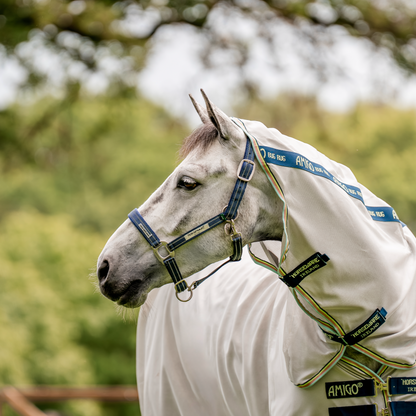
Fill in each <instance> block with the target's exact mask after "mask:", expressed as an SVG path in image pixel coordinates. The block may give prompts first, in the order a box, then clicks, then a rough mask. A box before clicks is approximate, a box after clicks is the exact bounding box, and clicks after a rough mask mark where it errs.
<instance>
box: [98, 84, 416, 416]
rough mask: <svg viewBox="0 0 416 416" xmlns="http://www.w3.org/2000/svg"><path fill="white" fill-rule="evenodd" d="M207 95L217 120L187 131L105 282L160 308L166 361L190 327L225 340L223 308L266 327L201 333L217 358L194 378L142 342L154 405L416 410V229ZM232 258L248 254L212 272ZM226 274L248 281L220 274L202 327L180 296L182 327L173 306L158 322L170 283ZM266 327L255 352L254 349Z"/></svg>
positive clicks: (112, 259)
mask: <svg viewBox="0 0 416 416" xmlns="http://www.w3.org/2000/svg"><path fill="white" fill-rule="evenodd" d="M202 94H203V97H204V100H205V104H206V109H205V108H203V107H202V106H201V105H200V104H198V103H197V102H196V101H195V100H194V99H193V98H192V97H191V99H192V102H193V104H194V107H195V109H196V111H197V112H198V114H199V116H200V118H201V121H202V125H201V126H200V127H199V128H197V129H196V130H195V131H194V132H193V133H192V134H191V135H190V136H189V137H188V138H187V139H186V140H185V142H184V145H183V147H182V151H181V152H182V156H183V161H182V163H180V164H179V166H178V167H177V168H176V169H175V170H174V172H173V173H172V174H171V175H170V176H169V177H168V178H167V180H166V181H165V182H164V183H163V184H162V186H161V187H160V188H159V189H158V190H157V191H156V192H155V193H154V194H153V195H152V196H151V197H150V198H149V199H148V200H147V201H146V202H145V203H144V204H143V205H142V206H141V207H140V208H139V209H134V210H133V211H132V212H131V213H130V214H129V216H128V219H127V220H126V221H125V222H124V223H123V224H122V225H121V226H120V227H119V229H118V230H116V232H115V233H114V234H113V236H112V237H111V238H110V239H109V240H108V242H107V244H106V246H105V247H104V249H103V251H102V253H101V254H100V256H99V259H98V263H97V275H98V280H99V285H100V289H101V292H102V293H103V294H104V295H105V296H107V297H108V298H109V299H111V300H112V301H115V302H117V303H118V304H119V305H123V306H126V307H138V306H140V305H143V304H144V306H143V310H142V311H141V313H140V315H141V316H144V318H143V319H142V318H141V317H139V328H141V327H142V328H145V329H144V332H143V331H140V330H139V333H141V334H143V333H145V334H146V336H145V338H146V337H149V339H154V338H152V336H151V334H150V335H149V331H148V330H147V329H146V328H154V326H155V325H156V326H158V328H159V332H158V333H159V335H160V336H162V340H163V342H161V344H162V347H160V348H163V347H164V349H162V350H160V348H159V349H156V350H157V351H159V358H160V355H161V356H162V357H165V356H168V355H169V354H168V353H167V352H166V351H170V350H171V349H173V350H176V351H179V349H178V348H176V349H175V342H174V341H173V340H175V339H176V340H177V339H178V337H180V338H181V339H182V337H183V338H184V339H185V340H188V341H189V338H190V335H188V336H187V335H186V334H187V332H186V331H187V330H188V329H189V330H190V331H191V332H190V333H189V334H192V335H193V336H195V337H196V338H198V339H199V340H204V339H205V340H209V339H210V338H209V337H210V336H213V337H215V336H216V335H217V333H216V332H212V331H209V328H212V319H214V318H216V319H218V320H219V321H218V322H222V321H224V320H225V321H226V320H227V319H231V321H232V322H234V325H231V326H230V328H231V329H232V330H233V331H234V330H235V331H237V332H236V334H238V331H239V328H240V329H241V322H244V323H245V324H244V328H251V332H250V331H249V330H248V331H247V336H248V337H249V338H244V337H240V338H239V339H237V338H238V336H237V338H235V341H234V339H233V341H232V342H231V341H230V342H225V341H226V340H225V341H224V337H218V338H216V339H218V340H220V341H221V340H222V341H224V342H222V341H221V342H219V343H218V344H216V343H214V344H213V343H212V342H211V343H209V342H205V343H204V342H199V343H198V342H196V344H197V345H200V346H201V345H205V349H204V348H202V350H201V349H199V350H198V351H199V352H198V353H196V354H193V355H192V354H191V356H193V357H196V358H195V359H194V360H192V362H194V363H196V364H195V365H196V366H197V368H198V367H199V364H200V369H201V372H198V374H194V376H193V377H192V379H191V380H192V381H190V378H189V375H190V374H191V373H194V372H192V371H191V372H189V371H185V374H186V377H179V376H178V380H175V376H174V374H176V373H175V371H173V372H172V371H170V372H167V370H166V368H167V367H166V368H165V367H164V364H166V361H165V360H164V359H160V361H161V362H162V363H163V365H162V367H161V366H160V365H159V366H158V365H154V366H152V365H151V364H149V363H153V364H154V363H155V362H157V357H156V356H154V355H153V356H152V354H153V352H152V353H150V354H147V353H146V351H147V349H146V348H144V349H143V347H139V346H138V363H140V365H141V366H144V367H145V368H146V369H145V370H144V372H140V371H139V373H138V374H139V377H138V380H139V391H140V392H141V397H142V406H144V408H145V409H146V411H145V414H149V415H150V414H181V415H185V414H195V413H198V414H200V413H201V412H202V411H201V410H198V411H197V410H196V406H198V403H199V405H201V404H203V406H204V409H206V410H207V414H208V413H209V414H273V415H282V414H284V415H322V414H328V413H329V415H330V416H336V415H390V414H391V415H394V416H402V415H407V414H412V415H415V414H416V407H415V406H416V402H415V400H416V396H415V395H414V393H415V390H416V389H415V387H413V386H416V377H415V376H416V370H415V366H416V364H415V358H416V348H415V342H414V341H415V335H416V305H415V302H414V301H413V299H414V295H415V294H416V279H415V274H416V255H415V253H416V239H415V237H414V236H413V234H412V233H411V232H410V230H409V229H408V227H406V226H405V224H403V223H402V222H401V221H400V219H399V218H398V216H397V214H396V212H395V211H394V210H393V209H392V208H391V207H390V206H389V205H388V204H386V203H385V202H384V201H382V200H381V199H379V198H377V197H376V196H375V195H373V194H372V193H371V192H370V191H369V190H367V189H366V188H365V187H364V186H363V185H361V184H359V183H358V182H357V180H356V179H355V177H354V175H353V174H352V172H351V171H350V170H349V169H348V168H346V167H345V166H343V165H340V164H338V163H336V162H334V161H332V160H330V159H328V158H326V157H325V156H324V155H323V154H322V153H320V152H318V151H317V150H316V149H314V148H312V147H311V146H309V145H307V144H305V143H302V142H299V141H297V140H295V139H292V138H289V137H287V136H284V135H283V134H281V133H280V132H279V131H277V130H275V129H268V128H266V127H265V126H264V125H263V124H261V123H259V122H255V121H248V120H239V119H235V118H230V117H228V116H227V115H226V114H225V113H224V112H222V111H221V110H220V109H219V108H217V107H216V106H215V105H214V104H212V103H211V102H210V100H209V99H208V97H207V96H206V95H205V93H203V92H202ZM233 186H234V187H233ZM230 194H231V196H230ZM207 212H208V213H207ZM212 214H215V215H214V216H212V217H210V215H212ZM220 225H224V227H220ZM168 241H169V242H168ZM243 246H248V247H249V255H250V257H251V258H252V259H253V260H254V263H253V265H251V266H250V267H249V266H248V265H247V262H246V260H244V256H242V252H243V249H242V248H243ZM226 257H229V260H228V261H227V262H226V263H228V262H232V266H231V265H229V266H227V267H226V268H224V269H221V270H218V269H219V268H221V267H222V266H223V265H224V264H226V263H223V264H222V265H220V266H218V267H216V268H215V269H214V270H210V273H209V274H208V276H205V277H201V270H203V269H205V268H206V267H207V266H209V265H211V264H213V263H216V262H217V261H218V260H220V259H224V258H226ZM242 257H243V261H242V262H241V263H238V261H239V260H240V259H241V258H242ZM258 265H260V266H263V268H262V269H261V268H259V267H258ZM253 267H256V269H255V270H256V271H255V270H254V269H253ZM213 273H215V274H214V275H213V276H212V277H211V278H210V280H211V282H212V281H213V280H214V281H216V282H218V280H219V279H218V277H221V276H224V275H227V274H232V275H233V279H232V282H233V283H232V284H231V283H230V281H231V279H223V280H221V282H222V281H224V282H225V281H227V282H228V284H227V285H226V288H224V285H221V284H220V285H215V286H213V285H212V284H211V282H210V280H208V281H207V282H206V283H204V285H205V286H206V288H210V290H207V292H206V296H205V297H204V298H203V299H204V302H202V303H201V301H200V300H199V301H198V300H197V301H195V299H194V300H193V302H194V303H193V305H195V306H192V307H191V309H188V311H190V312H192V311H193V312H197V315H198V318H200V322H201V323H200V324H197V323H195V322H194V324H193V325H192V324H191V325H190V328H188V325H187V323H186V317H185V316H184V315H183V313H182V309H181V312H180V313H179V306H176V312H177V314H180V316H182V319H179V320H175V322H174V323H173V324H172V325H168V324H167V322H168V319H162V318H160V320H159V321H158V319H156V320H152V324H151V326H150V327H147V325H148V324H144V323H143V322H147V321H148V320H149V319H150V318H151V317H152V316H153V317H155V316H160V315H159V313H156V312H153V313H152V311H154V310H155V308H154V305H156V304H158V305H159V309H160V310H161V311H163V310H168V309H169V305H170V303H169V302H170V301H169V302H168V300H167V298H166V297H165V296H164V294H165V293H167V288H168V286H165V285H167V284H168V283H170V282H171V281H173V282H174V288H175V295H176V297H177V298H178V299H179V300H182V301H183V300H185V301H187V300H190V299H191V298H192V297H193V294H194V291H196V289H197V288H198V287H199V286H200V285H201V284H202V283H203V282H205V281H206V279H207V278H208V277H210V276H211V275H212V274H213ZM192 275H195V276H196V277H195V280H194V279H193V278H192V280H193V281H192V282H191V281H190V280H189V276H192ZM241 276H243V277H241ZM260 281H261V282H262V283H261V284H260V283H259V282H260ZM162 286H163V287H162ZM220 287H222V288H223V290H221V291H220V290H219V289H218V288H220ZM157 288H158V289H157ZM250 288H251V289H250ZM153 289H154V290H153ZM152 290H153V291H152ZM250 290H251V292H250ZM151 291H152V292H151ZM199 291H202V289H199ZM245 292H248V293H249V296H247V297H244V296H243V295H242V294H244V293H245ZM149 293H150V294H149ZM152 293H158V294H160V295H157V296H156V298H155V295H152ZM184 293H185V295H186V296H187V298H183V295H184ZM148 295H149V299H148V300H147V301H146V298H147V297H148ZM240 295H241V296H243V297H242V298H241V297H240ZM224 296H226V297H225V298H224ZM195 298H197V299H201V298H200V297H199V296H198V297H197V296H195ZM158 299H165V300H166V302H167V306H166V307H165V308H163V302H162V305H160V302H159V301H158ZM218 299H219V300H222V301H221V302H220V303H218V301H217V300H218ZM227 299H230V303H228V302H226V300H227ZM233 299H234V300H235V301H234V302H232V300H233ZM145 302H146V303H145ZM241 302H242V303H241ZM219 304H220V305H223V304H225V305H227V308H226V309H224V308H219V307H218V305H219ZM243 304H244V305H245V306H244V307H242V306H240V305H243ZM146 305H153V306H152V307H146ZM191 305H192V303H191ZM232 305H233V306H234V307H233V306H232ZM181 306H182V305H181ZM182 307H183V308H188V305H185V306H182ZM192 308H195V309H192ZM219 309H221V310H222V311H224V314H225V316H226V318H224V317H222V316H221V314H218V313H217V310H219ZM146 310H148V311H149V310H150V312H148V313H146ZM185 310H186V309H183V311H185ZM172 311H174V309H172ZM200 312H205V313H200ZM233 314H234V315H233ZM195 315H196V313H195V314H192V316H193V317H194V316H195ZM173 316H174V315H173ZM146 317H147V318H146ZM234 318H235V319H234ZM171 319H173V317H172V318H171ZM225 321H224V322H225ZM209 322H211V325H209ZM216 322H217V321H216ZM160 323H163V326H160V327H159V325H160ZM202 323H204V325H202ZM224 325H225V324H224ZM160 328H162V329H160ZM256 328H263V330H262V331H260V330H256ZM160 331H162V333H161V332H160ZM150 333H151V331H150ZM178 334H180V335H178ZM201 334H202V335H201ZM210 334H211V335H210ZM250 337H251V340H252V345H253V348H249V347H248V348H243V347H245V346H246V345H249V344H247V339H250ZM143 342H144V341H143ZM155 342H156V341H154V342H153V344H152V342H150V341H149V345H153V346H154V345H155ZM183 342H184V344H183V345H184V346H185V349H186V350H188V351H189V348H190V345H191V343H190V342H188V343H187V342H185V341H183ZM259 344H261V348H260V347H258V345H259ZM139 345H143V344H140V341H139ZM146 345H148V344H147V343H146ZM178 345H179V344H178V343H176V347H177V346H178ZM181 345H182V344H181ZM207 345H208V346H209V345H210V346H211V348H208V346H207ZM213 345H215V348H214V346H213ZM207 348H208V350H207ZM143 351H144V352H143ZM152 351H153V350H152ZM198 354H199V356H198ZM180 356H181V357H182V354H180ZM152 357H153V358H152ZM198 357H199V358H198ZM204 357H205V359H204ZM207 357H208V358H207ZM148 358H149V359H150V361H148ZM176 358H178V356H176ZM211 358H212V359H215V364H214V362H213V364H212V366H211V367H210V365H209V364H207V363H209V361H210V359H211ZM180 363H181V364H182V366H183V368H185V367H184V362H182V360H181V361H180ZM157 368H159V371H157V372H156V369H157ZM171 368H173V366H172V367H171ZM187 368H188V370H189V366H188V367H187ZM176 369H177V370H178V371H177V374H182V375H183V374H184V371H183V370H182V371H180V370H179V369H178V366H176ZM256 369H262V372H261V374H260V373H258V372H256ZM202 371H203V372H202ZM205 374H206V378H205ZM152 377H153V378H152ZM253 377H254V378H253ZM162 379H163V381H161V380H162ZM155 380H159V383H158V382H155ZM215 380H216V381H215ZM224 380H226V382H225V381H224ZM176 382H179V383H180V385H179V387H175V388H172V386H173V385H174V384H175V383H176ZM146 386H154V391H153V393H152V394H153V400H156V401H157V402H158V403H165V404H166V407H163V405H162V404H161V405H160V407H159V408H158V409H157V412H156V411H154V412H152V410H151V409H152V406H151V405H146V402H147V403H149V401H150V398H151V394H150V395H149V394H146V393H145V394H144V397H145V402H144V403H143V393H144V392H145V391H146ZM167 386H170V387H169V388H168V387H167ZM149 388H150V387H149ZM181 390H182V391H183V392H186V393H184V394H183V395H182V396H183V401H182V400H181V401H179V400H178V398H179V397H180V396H181V395H180V394H179V393H177V392H178V391H181ZM172 392H175V393H172ZM165 395H166V397H165ZM146 397H148V398H149V400H148V399H146ZM221 397H222V400H221V399H220V398H221ZM186 398H188V399H186ZM233 398H234V399H235V400H233ZM165 399H166V400H165ZM180 402H181V403H183V405H179V404H178V403H180ZM231 402H232V403H234V404H231ZM236 402H238V403H239V404H238V405H235V403H236ZM169 403H170V404H171V405H172V409H173V408H175V409H177V411H176V410H172V411H171V410H168V408H169ZM173 403H176V407H175V406H174V405H173ZM188 403H189V407H187V404H188ZM241 403H244V404H241ZM234 405H235V406H237V407H238V406H239V408H238V411H234V410H233V406H234ZM163 409H165V410H163ZM186 409H188V410H189V412H188V410H186ZM218 409H220V410H218ZM242 409H245V410H242ZM175 412H176V413H175ZM187 412H188V413H187Z"/></svg>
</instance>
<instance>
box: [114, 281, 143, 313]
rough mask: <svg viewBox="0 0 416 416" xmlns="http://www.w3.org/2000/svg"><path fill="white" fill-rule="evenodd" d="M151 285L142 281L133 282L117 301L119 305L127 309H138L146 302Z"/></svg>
mask: <svg viewBox="0 0 416 416" xmlns="http://www.w3.org/2000/svg"><path fill="white" fill-rule="evenodd" d="M148 286H149V285H148V284H147V283H145V282H143V281H141V280H136V281H133V282H132V283H131V284H130V285H129V287H128V288H127V290H126V291H125V292H124V293H123V294H122V295H121V296H120V297H119V299H117V300H116V303H117V305H120V306H123V307H125V308H138V307H140V306H141V305H143V303H144V302H145V301H146V298H147V294H148V292H149V287H148Z"/></svg>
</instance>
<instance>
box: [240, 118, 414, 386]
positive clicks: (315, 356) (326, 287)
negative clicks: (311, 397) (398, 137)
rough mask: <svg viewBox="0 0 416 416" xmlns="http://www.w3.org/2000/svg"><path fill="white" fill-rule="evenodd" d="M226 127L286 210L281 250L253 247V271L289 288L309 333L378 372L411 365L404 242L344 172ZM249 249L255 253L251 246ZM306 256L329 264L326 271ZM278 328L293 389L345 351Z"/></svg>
mask: <svg viewBox="0 0 416 416" xmlns="http://www.w3.org/2000/svg"><path fill="white" fill-rule="evenodd" d="M234 121H235V122H236V124H238V125H239V126H240V127H241V128H242V129H243V130H245V131H246V133H248V135H249V137H250V140H251V142H252V144H253V147H254V149H255V153H256V157H257V160H258V162H259V163H260V165H261V166H262V169H263V170H264V173H265V174H266V175H267V177H268V178H269V180H270V182H271V184H272V186H273V187H274V189H275V191H276V192H277V193H278V194H279V196H280V197H281V199H282V200H283V201H284V203H285V205H286V209H285V210H284V224H285V235H284V236H283V240H282V245H281V249H280V250H276V249H275V248H273V247H271V248H268V247H267V244H266V245H263V248H265V250H263V256H261V255H260V256H259V257H262V258H263V260H265V261H263V260H260V259H258V261H259V262H260V264H262V265H264V266H266V267H269V268H270V269H271V270H275V271H276V272H277V273H278V274H279V275H280V277H283V276H284V275H285V274H287V276H286V279H287V281H288V282H289V283H290V282H296V283H298V285H294V287H291V288H290V289H289V290H290V291H291V293H292V294H293V296H294V298H295V299H296V300H297V302H298V305H299V307H300V308H301V309H302V310H303V311H304V312H305V313H306V314H307V315H308V316H310V317H311V318H312V319H314V320H315V321H316V322H317V324H316V328H318V324H319V326H320V327H321V329H322V330H325V331H326V332H327V333H329V334H332V335H329V336H330V337H331V336H333V335H334V336H337V337H345V339H348V340H349V342H348V343H350V344H351V343H354V345H353V346H352V348H354V349H355V350H356V351H358V352H360V353H362V354H365V355H367V356H368V357H370V358H372V359H374V360H376V361H378V362H379V363H380V364H381V365H387V366H389V367H393V368H397V369H410V368H412V367H414V366H415V360H416V301H415V300H416V239H415V237H414V235H413V234H412V233H411V231H410V230H409V229H408V227H406V226H405V225H404V224H403V223H402V222H401V221H400V220H399V218H398V217H397V215H396V213H395V211H394V210H393V209H392V208H391V207H390V206H389V205H388V204H386V202H384V201H382V200H381V199H380V198H378V197H376V196H375V195H374V194H372V193H371V192H370V191H369V190H368V189H366V188H365V187H364V186H363V185H361V184H360V183H358V182H357V179H356V178H355V176H354V175H353V174H352V172H351V171H350V169H348V168H347V167H345V166H343V165H341V164H339V163H337V162H334V161H333V160H331V159H329V158H327V157H326V156H325V155H323V154H322V153H320V152H318V151H317V150H316V149H314V148H313V147H312V146H310V145H307V144H305V143H302V142H300V141H298V140H295V139H293V138H290V137H287V136H285V135H283V134H281V133H280V132H279V131H278V130H276V129H269V128H266V127H265V126H264V125H263V124H262V123H260V122H257V121H241V120H237V119H234ZM276 215H281V214H280V213H276ZM253 246H254V247H253V248H254V249H255V250H257V253H259V249H260V250H261V247H259V243H256V244H255V245H253ZM316 253H320V254H322V255H324V254H325V255H327V256H328V257H329V260H327V261H326V265H325V264H324V262H323V261H322V259H321V258H320V257H319V256H318V257H316ZM314 255H315V257H313V256H314ZM299 265H302V266H301V267H300V268H299ZM290 272H292V273H290ZM286 316H287V318H288V319H289V320H292V317H291V315H286ZM285 326H286V329H285V331H287V332H286V333H285V336H284V338H285V340H286V343H287V346H286V348H285V350H286V353H285V354H286V364H287V366H288V371H289V376H290V380H291V381H292V382H293V383H294V384H296V385H298V386H299V387H308V386H310V385H312V384H313V383H315V382H317V381H318V380H319V378H320V377H322V376H323V375H324V374H325V372H327V371H329V370H330V369H331V368H332V367H333V366H334V365H335V363H336V362H337V361H338V360H339V359H340V358H341V357H342V356H343V355H344V353H345V349H346V347H345V346H344V345H343V344H341V343H338V342H334V341H330V342H327V343H326V344H325V345H323V346H322V345H321V344H319V343H318V342H316V341H313V343H312V342H311V341H310V340H309V339H308V336H306V335H305V332H306V331H305V330H304V328H300V329H299V330H298V331H297V332H296V331H295V332H294V331H293V330H292V329H291V325H289V324H286V325H285ZM351 340H352V341H353V342H352V341H351ZM304 342H308V344H309V348H310V353H309V356H308V357H309V362H307V363H305V362H302V359H301V357H302V356H303V351H302V348H300V347H299V345H301V344H303V343H304ZM322 347H323V349H322ZM329 357H330V359H329V360H328V361H327V362H326V363H323V359H324V358H325V359H328V358H329Z"/></svg>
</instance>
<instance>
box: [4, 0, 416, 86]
mask: <svg viewBox="0 0 416 416" xmlns="http://www.w3.org/2000/svg"><path fill="white" fill-rule="evenodd" d="M230 14H238V15H239V16H241V17H242V18H244V19H246V21H249V22H250V25H248V26H246V27H250V28H251V27H254V30H253V31H252V37H255V38H262V39H263V40H265V41H267V42H268V43H269V44H273V42H274V41H275V37H276V35H275V33H274V32H273V30H274V28H275V27H276V26H277V25H279V24H289V25H290V26H292V27H293V28H295V29H296V31H297V33H298V35H299V42H301V43H305V44H308V46H309V47H310V48H311V49H316V50H318V49H319V45H322V44H323V46H326V45H327V43H328V42H330V39H331V33H332V32H331V31H330V30H328V29H333V28H344V29H345V30H346V31H347V32H348V33H349V34H350V35H351V36H354V37H359V38H363V39H367V40H369V41H370V42H371V43H372V44H373V45H375V47H376V48H379V49H384V50H387V51H389V52H390V54H391V55H392V56H393V57H394V59H395V61H396V63H397V64H398V65H399V66H400V67H401V68H404V69H405V71H407V72H408V73H412V74H414V73H415V69H416V8H415V7H414V3H413V2H411V1H408V0H391V1H373V0H239V1H229V0H186V1H178V0H139V1H137V0H124V1H111V0H102V1H84V0H72V1H64V0H47V1H36V0H3V1H2V2H1V4H0V43H1V44H3V45H4V47H5V48H6V49H7V51H8V53H9V54H15V52H16V51H17V52H19V51H20V52H22V51H23V50H24V48H23V47H22V46H24V44H25V43H26V42H27V41H28V39H29V38H30V37H31V36H32V37H33V36H34V35H37V36H38V38H40V39H42V42H43V44H45V45H47V46H48V47H49V48H50V50H53V51H54V52H56V53H57V54H58V56H59V58H60V59H62V60H67V61H76V62H78V63H80V64H82V65H81V68H90V69H92V70H95V69H97V68H98V67H99V66H100V60H101V59H102V58H103V56H106V53H107V52H108V51H109V52H110V53H111V54H112V55H113V56H116V57H117V58H118V59H119V60H120V59H122V58H123V57H124V58H127V59H124V61H123V62H124V64H125V66H124V69H125V71H124V75H123V76H121V77H119V78H117V82H119V83H120V84H123V82H124V83H125V82H127V84H128V83H129V79H130V78H129V76H128V74H129V73H131V72H134V71H137V70H140V69H141V68H142V67H143V65H144V63H145V59H146V52H147V50H148V48H149V47H150V45H151V42H149V41H150V40H152V39H153V37H154V35H155V34H156V33H157V32H158V30H159V29H160V28H161V27H165V26H174V25H175V26H178V25H182V26H184V25H185V26H191V27H193V28H195V29H197V30H198V31H199V33H201V34H203V35H204V37H205V39H206V41H207V42H206V48H205V49H204V52H203V56H201V59H202V61H203V62H205V63H206V64H207V65H210V64H213V63H212V62H211V61H210V57H211V55H212V54H211V52H212V51H213V50H218V49H226V50H231V51H233V55H230V56H235V59H234V63H235V65H237V66H244V64H245V62H247V60H248V59H249V55H250V54H249V50H250V43H251V41H250V42H248V41H247V40H244V38H242V37H241V36H240V34H241V33H239V31H238V30H235V31H234V32H233V31H229V32H227V33H226V34H224V32H223V31H221V30H219V27H218V26H219V24H218V23H217V22H216V20H217V21H218V18H219V16H227V15H230ZM220 20H221V22H222V23H221V24H220V26H221V25H223V24H225V25H227V20H223V19H220ZM250 30H251V29H250ZM250 33H251V32H250ZM252 40H253V39H252ZM105 51H107V52H105ZM272 55H273V54H271V56H272ZM319 55H320V54H319V53H314V54H313V56H314V58H313V59H314V61H315V62H313V63H312V62H310V65H314V66H315V67H316V68H317V70H322V65H319V64H318V63H317V61H319ZM15 56H17V57H18V58H19V59H20V61H21V62H22V63H23V64H24V65H26V67H27V68H28V73H29V74H30V77H29V79H30V80H31V81H32V82H36V81H39V76H40V72H39V71H38V70H37V68H35V67H34V66H33V63H31V61H30V59H26V58H25V56H26V54H25V53H17V54H15ZM308 59H310V57H309V58H308ZM324 64H325V63H324ZM79 70H80V67H77V71H79ZM75 72H76V71H75ZM69 81H71V80H69Z"/></svg>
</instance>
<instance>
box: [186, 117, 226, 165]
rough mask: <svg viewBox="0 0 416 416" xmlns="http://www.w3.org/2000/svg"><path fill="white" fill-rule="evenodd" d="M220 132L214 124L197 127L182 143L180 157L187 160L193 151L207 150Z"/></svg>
mask: <svg viewBox="0 0 416 416" xmlns="http://www.w3.org/2000/svg"><path fill="white" fill-rule="evenodd" d="M217 135H218V131H217V129H216V128H215V126H214V125H213V124H212V123H206V124H202V125H200V126H199V127H197V128H196V129H195V130H194V131H193V132H192V133H191V134H190V135H189V136H188V137H187V138H186V139H185V140H184V141H183V143H182V147H181V149H180V150H179V156H180V157H181V158H185V157H186V156H187V155H188V154H189V153H190V152H191V151H192V150H194V149H197V148H199V149H201V150H202V151H204V150H207V149H208V148H209V147H210V146H211V144H212V143H214V141H215V140H216V138H217Z"/></svg>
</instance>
